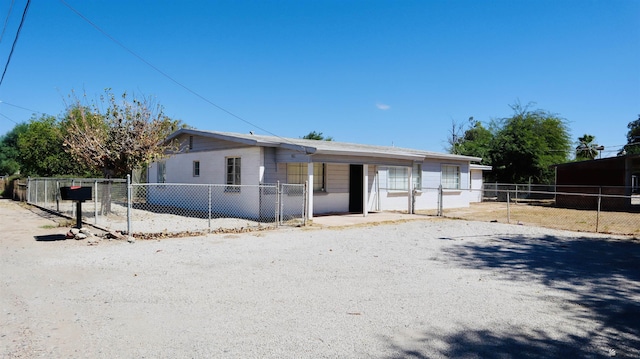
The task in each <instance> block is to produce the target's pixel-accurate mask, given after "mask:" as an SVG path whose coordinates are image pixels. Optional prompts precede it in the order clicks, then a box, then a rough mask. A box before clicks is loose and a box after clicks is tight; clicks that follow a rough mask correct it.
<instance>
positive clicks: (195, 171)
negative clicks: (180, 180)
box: [193, 161, 200, 177]
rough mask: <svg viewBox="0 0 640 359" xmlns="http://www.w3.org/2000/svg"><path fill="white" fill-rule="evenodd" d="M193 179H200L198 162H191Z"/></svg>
mask: <svg viewBox="0 0 640 359" xmlns="http://www.w3.org/2000/svg"><path fill="white" fill-rule="evenodd" d="M193 177H200V161H193Z"/></svg>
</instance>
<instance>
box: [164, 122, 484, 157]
mask: <svg viewBox="0 0 640 359" xmlns="http://www.w3.org/2000/svg"><path fill="white" fill-rule="evenodd" d="M183 134H187V135H193V136H203V137H208V138H212V139H218V140H224V141H231V142H236V143H241V144H245V145H251V146H262V147H277V148H284V149H289V150H292V151H300V152H302V153H305V154H307V155H317V154H326V155H351V156H375V157H385V158H400V159H413V160H423V159H425V158H429V159H443V160H457V161H469V162H480V160H481V158H480V157H471V156H461V155H452V154H448V153H439V152H431V151H423V150H417V149H410V148H400V147H393V146H374V145H365V144H357V143H347V142H338V141H318V140H306V139H301V138H285V137H278V136H264V135H256V134H242V133H233V132H217V131H203V130H196V129H180V130H178V131H176V132H174V133H173V134H171V135H170V136H169V137H168V138H167V141H171V140H173V139H175V138H177V137H178V136H180V135H183Z"/></svg>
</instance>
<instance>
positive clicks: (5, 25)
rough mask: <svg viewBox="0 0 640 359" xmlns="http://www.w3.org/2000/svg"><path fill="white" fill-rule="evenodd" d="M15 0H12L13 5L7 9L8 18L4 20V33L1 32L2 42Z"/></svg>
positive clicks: (0, 40)
mask: <svg viewBox="0 0 640 359" xmlns="http://www.w3.org/2000/svg"><path fill="white" fill-rule="evenodd" d="M14 2H15V0H11V5H9V11H7V18H6V19H5V20H4V26H3V27H2V34H0V42H2V38H3V37H4V32H5V30H7V25H8V24H9V16H10V15H11V10H12V9H13V3H14Z"/></svg>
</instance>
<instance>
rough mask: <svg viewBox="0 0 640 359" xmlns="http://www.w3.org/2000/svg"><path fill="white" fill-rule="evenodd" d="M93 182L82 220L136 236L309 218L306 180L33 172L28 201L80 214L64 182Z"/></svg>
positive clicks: (242, 227)
mask: <svg viewBox="0 0 640 359" xmlns="http://www.w3.org/2000/svg"><path fill="white" fill-rule="evenodd" d="M72 186H79V187H91V188H92V198H91V200H90V201H86V202H84V203H83V204H82V218H83V221H84V222H86V223H90V224H95V225H98V226H100V227H103V228H105V229H108V230H113V231H118V232H123V233H131V234H132V235H134V236H138V237H145V236H152V235H165V234H166V235H168V234H178V233H187V234H188V233H203V232H233V231H244V230H248V229H262V228H266V227H275V226H279V225H289V226H300V225H304V224H305V222H306V221H305V219H306V212H305V208H306V206H305V201H306V185H304V184H280V183H276V184H266V185H255V186H250V185H242V186H237V185H233V186H232V185H216V184H182V183H133V184H127V180H126V179H118V180H106V179H68V178H29V179H28V181H27V189H28V190H27V202H28V203H30V204H33V205H36V206H39V207H41V208H45V209H47V210H51V211H55V212H59V213H62V214H64V215H66V216H68V217H69V218H71V219H72V218H76V204H75V203H74V202H73V201H67V200H62V198H61V196H60V188H62V187H72Z"/></svg>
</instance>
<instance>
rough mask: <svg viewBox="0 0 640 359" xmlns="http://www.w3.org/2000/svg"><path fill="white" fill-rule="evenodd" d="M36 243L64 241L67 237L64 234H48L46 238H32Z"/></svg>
mask: <svg viewBox="0 0 640 359" xmlns="http://www.w3.org/2000/svg"><path fill="white" fill-rule="evenodd" d="M33 238H35V239H36V241H38V242H53V241H64V240H66V239H67V237H66V236H65V235H64V234H48V235H46V236H34V237H33Z"/></svg>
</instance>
